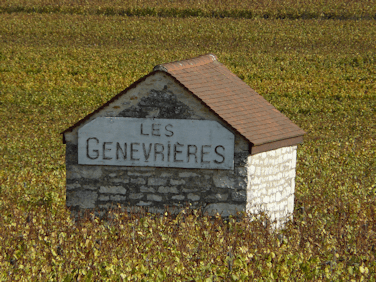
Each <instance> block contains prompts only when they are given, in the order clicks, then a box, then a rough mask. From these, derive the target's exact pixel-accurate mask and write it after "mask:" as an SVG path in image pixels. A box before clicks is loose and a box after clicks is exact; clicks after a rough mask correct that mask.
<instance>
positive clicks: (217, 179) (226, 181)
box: [213, 175, 235, 188]
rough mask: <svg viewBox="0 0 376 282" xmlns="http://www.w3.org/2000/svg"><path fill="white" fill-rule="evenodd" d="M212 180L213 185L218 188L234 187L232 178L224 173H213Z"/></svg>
mask: <svg viewBox="0 0 376 282" xmlns="http://www.w3.org/2000/svg"><path fill="white" fill-rule="evenodd" d="M213 181H214V185H215V187H218V188H233V187H234V184H235V183H234V179H232V178H229V177H228V176H226V175H214V176H213Z"/></svg>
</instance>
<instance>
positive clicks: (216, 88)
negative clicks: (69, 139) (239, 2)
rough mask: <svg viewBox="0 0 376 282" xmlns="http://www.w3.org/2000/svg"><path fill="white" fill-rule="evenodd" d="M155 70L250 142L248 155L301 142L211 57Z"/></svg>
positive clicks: (287, 123)
mask: <svg viewBox="0 0 376 282" xmlns="http://www.w3.org/2000/svg"><path fill="white" fill-rule="evenodd" d="M157 71H163V72H166V73H167V74H169V75H170V76H172V77H173V78H174V79H175V80H176V81H177V82H179V83H180V84H181V85H182V86H183V87H185V88H186V89H188V90H189V91H190V92H192V94H193V95H195V96H197V97H198V98H199V99H201V101H202V102H203V103H204V104H205V105H206V106H208V107H209V108H210V109H212V110H213V111H214V112H215V113H216V114H217V115H218V116H219V117H221V118H222V119H223V120H224V121H225V122H227V123H228V124H229V125H230V126H231V127H233V128H234V129H235V130H236V131H238V132H239V133H240V134H241V135H243V136H244V137H245V138H246V139H247V140H248V141H249V142H250V143H251V146H250V148H251V149H250V151H251V153H252V154H255V153H259V152H264V151H267V150H272V149H277V148H280V147H284V146H291V145H295V144H298V143H301V142H302V141H303V135H304V134H305V132H304V131H303V130H301V129H300V128H299V127H298V126H297V125H295V124H294V123H293V122H291V121H290V120H289V119H288V118H287V117H286V116H284V115H283V114H282V113H281V112H279V111H278V110H277V109H276V108H275V107H273V106H272V105H271V104H270V103H269V102H268V101H266V100H265V99H264V98H263V97H262V96H261V95H259V94H258V93H256V91H254V90H253V89H252V88H250V87H249V86H248V85H247V84H246V83H245V82H243V81H242V80H241V79H240V78H238V77H237V76H236V75H235V74H233V73H232V72H230V71H229V70H228V69H227V68H226V67H225V66H224V65H222V64H221V63H220V62H219V61H218V59H217V57H216V56H215V55H213V54H208V55H203V56H199V57H196V58H193V59H189V60H183V61H177V62H172V63H166V64H162V65H157V66H155V67H154V72H157ZM154 72H151V73H149V74H148V75H146V76H144V77H142V78H141V79H139V80H138V81H136V82H135V83H133V84H132V85H131V86H129V87H128V88H126V89H125V90H123V91H122V92H120V93H119V94H118V95H116V96H115V97H113V98H112V99H111V100H110V101H108V102H107V103H105V104H104V105H102V106H101V107H99V108H98V109H96V110H95V111H94V112H92V113H91V114H89V115H87V116H86V117H85V118H83V119H81V120H80V121H78V122H77V123H76V124H74V125H73V126H71V127H69V128H68V129H66V130H65V131H63V132H62V133H65V132H67V131H70V130H72V129H73V128H75V127H76V126H78V125H79V124H81V123H82V122H83V121H85V120H87V119H88V118H89V117H91V116H92V115H93V114H94V113H96V112H98V111H100V110H101V109H103V108H104V107H105V106H107V105H108V104H110V103H111V102H113V101H115V100H117V99H118V98H119V97H120V96H122V95H123V94H125V93H126V92H127V91H128V90H129V89H131V88H133V87H135V86H137V85H138V84H139V83H140V82H142V81H144V80H145V79H146V78H147V77H148V76H150V75H151V74H153V73H154ZM63 142H64V143H65V140H64V137H63Z"/></svg>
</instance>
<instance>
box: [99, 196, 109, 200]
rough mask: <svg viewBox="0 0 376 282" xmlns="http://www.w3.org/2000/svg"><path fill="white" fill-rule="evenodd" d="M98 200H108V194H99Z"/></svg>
mask: <svg viewBox="0 0 376 282" xmlns="http://www.w3.org/2000/svg"><path fill="white" fill-rule="evenodd" d="M98 200H99V201H109V200H110V196H107V195H99V197H98Z"/></svg>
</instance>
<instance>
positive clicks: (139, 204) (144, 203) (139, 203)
mask: <svg viewBox="0 0 376 282" xmlns="http://www.w3.org/2000/svg"><path fill="white" fill-rule="evenodd" d="M151 204H152V203H151V202H144V201H140V202H138V203H137V204H136V205H137V206H150V205H151Z"/></svg>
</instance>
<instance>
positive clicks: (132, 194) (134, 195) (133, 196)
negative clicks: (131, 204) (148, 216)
mask: <svg viewBox="0 0 376 282" xmlns="http://www.w3.org/2000/svg"><path fill="white" fill-rule="evenodd" d="M143 196H144V194H143V193H131V194H130V195H129V198H130V199H141V198H142V197H143Z"/></svg>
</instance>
